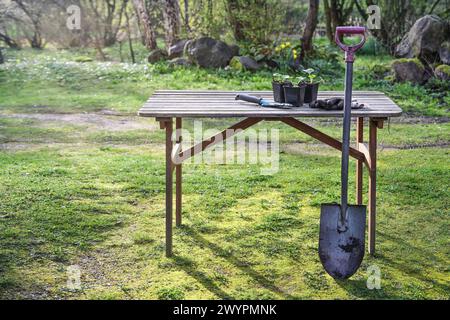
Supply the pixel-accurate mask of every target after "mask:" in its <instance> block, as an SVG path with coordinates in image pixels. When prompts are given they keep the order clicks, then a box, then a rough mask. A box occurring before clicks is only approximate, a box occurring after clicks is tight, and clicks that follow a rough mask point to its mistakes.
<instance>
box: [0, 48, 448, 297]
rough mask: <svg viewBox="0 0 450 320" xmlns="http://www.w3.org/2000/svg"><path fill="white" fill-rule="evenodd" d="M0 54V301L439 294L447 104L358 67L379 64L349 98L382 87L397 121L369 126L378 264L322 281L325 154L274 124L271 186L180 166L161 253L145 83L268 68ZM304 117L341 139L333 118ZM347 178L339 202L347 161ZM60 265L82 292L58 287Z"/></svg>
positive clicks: (332, 176) (204, 81)
mask: <svg viewBox="0 0 450 320" xmlns="http://www.w3.org/2000/svg"><path fill="white" fill-rule="evenodd" d="M86 54H87V53H86ZM6 56H7V57H8V58H9V62H8V63H7V64H5V65H3V66H1V67H0V194H1V201H0V298H2V299H13V298H32V299H59V298H64V299H80V298H81V299H122V298H123V299H210V298H219V299H272V298H273V299H310V298H319V299H346V298H358V299H368V298H377V299H421V298H428V299H430V298H437V299H448V298H449V296H450V269H449V266H450V252H449V251H450V249H449V248H450V243H449V239H450V231H449V230H450V219H449V218H450V212H449V209H448V208H449V207H450V201H449V199H450V191H449V183H448V181H450V164H449V160H448V159H449V152H450V148H449V143H450V123H449V122H448V111H449V96H448V94H446V95H442V94H441V95H440V94H437V93H433V92H431V91H427V89H424V88H419V87H413V86H411V85H407V84H403V85H391V84H390V83H389V82H387V81H384V80H374V79H372V78H371V74H368V73H366V71H367V70H371V67H372V66H373V65H377V64H378V63H386V62H387V60H388V59H387V58H386V57H382V58H379V59H378V61H377V59H375V58H373V57H370V56H362V57H361V58H360V59H359V60H358V62H357V64H356V66H355V67H356V77H357V78H356V80H355V86H356V89H365V90H381V91H384V92H386V93H387V94H388V95H389V96H391V97H392V98H393V99H394V100H395V101H396V102H397V103H399V105H400V106H401V107H402V108H404V110H406V111H407V112H408V114H407V116H405V117H402V118H401V119H400V120H393V121H392V122H391V123H390V124H389V125H388V124H386V128H385V129H383V130H380V136H379V143H380V149H379V150H380V151H379V174H378V180H379V182H378V183H379V189H378V190H379V193H378V217H377V222H378V229H377V230H378V232H377V254H376V255H375V256H374V257H370V256H368V255H366V257H365V258H364V261H363V264H362V266H361V268H360V270H359V271H358V272H357V273H356V275H355V276H353V277H352V278H351V279H350V280H348V281H335V280H333V279H332V278H331V277H329V276H328V275H327V274H326V273H325V271H324V270H323V269H322V266H321V264H320V261H319V258H318V254H317V244H318V227H319V211H320V204H321V203H323V202H333V201H337V200H338V199H339V194H340V172H339V167H340V155H339V153H338V152H336V151H334V150H332V149H327V148H325V149H324V148H319V146H318V145H317V144H316V143H315V142H313V141H312V140H311V139H310V138H308V137H305V136H304V135H302V134H301V133H299V132H296V131H294V130H293V129H290V128H287V127H284V126H283V125H280V124H275V123H263V124H260V125H259V126H260V127H262V128H267V127H276V128H280V129H282V130H280V133H281V136H280V138H281V141H282V142H283V143H282V145H281V151H282V152H281V155H280V171H279V172H278V173H276V174H274V175H272V176H262V175H260V174H259V172H260V168H259V167H258V166H257V165H227V166H223V165H206V164H187V165H185V166H184V198H183V202H184V206H183V217H184V225H183V226H182V227H180V228H175V229H174V257H173V258H170V259H167V258H165V256H164V194H165V193H164V192H165V191H164V179H165V171H164V146H163V143H164V136H163V132H162V130H160V129H159V127H158V125H157V124H156V123H155V122H154V120H152V119H142V118H138V117H136V116H135V114H136V111H137V109H138V108H139V106H140V105H141V104H142V103H143V102H144V101H145V100H146V99H147V98H148V96H149V95H150V94H151V93H152V92H153V91H154V90H155V89H167V88H170V89H194V88H201V89H239V90H245V89H252V90H254V89H269V88H270V82H269V79H270V72H268V71H262V72H259V73H256V74H250V73H236V72H232V71H225V70H222V71H208V70H206V71H205V70H200V69H197V68H187V69H185V68H174V69H173V68H170V67H168V66H167V65H166V64H157V65H152V66H147V65H144V64H137V65H134V66H133V65H128V64H119V63H98V62H86V63H77V62H73V60H75V59H74V54H73V53H68V52H49V51H43V52H33V51H28V50H23V51H21V52H12V51H8V52H7V54H6ZM367 72H368V71H367ZM341 82H342V77H341V78H336V79H334V80H333V81H331V80H330V82H329V83H328V84H327V85H325V86H324V87H325V88H324V89H342V85H341ZM229 123H230V121H222V120H221V121H209V122H208V123H207V125H206V127H217V128H223V127H224V126H226V125H227V124H229ZM308 123H310V124H312V125H313V126H315V127H317V128H319V129H321V130H323V131H325V132H327V133H329V134H331V135H333V136H335V137H339V136H340V124H339V123H338V122H323V121H319V120H314V119H312V120H309V121H308ZM186 125H187V127H191V126H192V121H187V122H186ZM366 131H367V130H366ZM351 173H352V174H351V177H350V183H351V186H350V191H351V194H350V196H351V199H354V163H353V162H352V171H351ZM365 178H367V175H366V177H365ZM365 190H366V191H367V186H365ZM366 200H367V197H365V201H366ZM71 265H77V266H79V268H80V270H81V281H82V288H81V290H69V289H68V288H67V267H69V266H71ZM371 266H377V267H379V269H380V271H381V289H379V290H369V289H367V287H366V281H367V277H368V271H367V270H368V268H369V267H371Z"/></svg>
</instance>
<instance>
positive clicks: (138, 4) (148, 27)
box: [133, 0, 157, 51]
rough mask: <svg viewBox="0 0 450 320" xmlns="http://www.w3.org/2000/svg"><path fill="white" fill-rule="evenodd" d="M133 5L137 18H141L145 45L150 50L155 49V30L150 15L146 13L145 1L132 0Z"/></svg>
mask: <svg viewBox="0 0 450 320" xmlns="http://www.w3.org/2000/svg"><path fill="white" fill-rule="evenodd" d="M133 5H134V7H135V8H136V11H137V12H138V14H139V19H140V20H141V24H142V27H143V29H144V40H145V46H146V47H147V49H148V50H150V51H152V50H155V49H156V48H157V45H156V35H155V30H154V26H153V23H152V21H151V19H150V16H149V15H148V12H147V8H146V6H145V2H144V0H133Z"/></svg>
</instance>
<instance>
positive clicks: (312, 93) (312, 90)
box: [304, 83, 319, 103]
mask: <svg viewBox="0 0 450 320" xmlns="http://www.w3.org/2000/svg"><path fill="white" fill-rule="evenodd" d="M318 93H319V84H318V83H308V84H307V85H306V90H305V101H304V102H305V103H311V102H316V101H317V95H318Z"/></svg>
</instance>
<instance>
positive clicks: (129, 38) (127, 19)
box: [125, 10, 136, 63]
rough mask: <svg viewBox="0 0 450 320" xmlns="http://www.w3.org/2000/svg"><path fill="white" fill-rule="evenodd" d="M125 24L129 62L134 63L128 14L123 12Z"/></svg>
mask: <svg viewBox="0 0 450 320" xmlns="http://www.w3.org/2000/svg"><path fill="white" fill-rule="evenodd" d="M125 22H126V26H127V34H128V46H129V48H130V55H131V62H132V63H136V58H135V55H134V50H133V41H132V39H131V28H130V18H129V16H128V12H127V11H126V10H125Z"/></svg>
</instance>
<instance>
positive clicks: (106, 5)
mask: <svg viewBox="0 0 450 320" xmlns="http://www.w3.org/2000/svg"><path fill="white" fill-rule="evenodd" d="M126 6H127V1H123V0H102V1H97V0H85V1H84V7H85V8H88V9H89V11H90V13H91V15H92V16H93V19H92V21H93V22H94V24H95V29H94V30H93V31H95V33H96V34H95V41H96V42H98V43H99V44H101V45H102V46H104V47H107V46H111V45H113V44H114V43H115V42H116V38H117V33H118V32H119V29H120V27H121V25H122V18H123V14H124V11H125V8H126Z"/></svg>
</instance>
